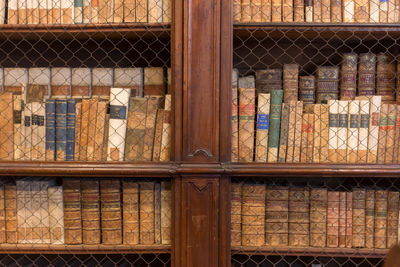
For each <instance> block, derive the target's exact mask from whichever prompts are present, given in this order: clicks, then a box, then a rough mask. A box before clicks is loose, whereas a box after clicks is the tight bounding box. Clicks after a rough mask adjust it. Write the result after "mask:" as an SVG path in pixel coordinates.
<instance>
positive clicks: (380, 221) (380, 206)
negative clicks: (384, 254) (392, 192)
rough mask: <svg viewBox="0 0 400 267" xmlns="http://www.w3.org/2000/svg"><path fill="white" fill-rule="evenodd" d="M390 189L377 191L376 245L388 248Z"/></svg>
mask: <svg viewBox="0 0 400 267" xmlns="http://www.w3.org/2000/svg"><path fill="white" fill-rule="evenodd" d="M387 208H388V191H386V190H376V191H375V235H374V247H375V248H386V241H387V238H386V235H387V233H386V227H387Z"/></svg>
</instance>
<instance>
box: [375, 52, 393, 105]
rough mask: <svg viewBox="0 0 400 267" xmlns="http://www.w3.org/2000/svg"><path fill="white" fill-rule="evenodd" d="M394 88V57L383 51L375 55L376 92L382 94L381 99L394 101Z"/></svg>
mask: <svg viewBox="0 0 400 267" xmlns="http://www.w3.org/2000/svg"><path fill="white" fill-rule="evenodd" d="M395 90H396V66H395V64H394V58H393V57H392V56H391V55H389V54H385V53H379V54H378V55H377V66H376V94H377V95H381V96H382V101H383V102H387V101H394V100H395Z"/></svg>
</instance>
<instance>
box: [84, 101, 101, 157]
mask: <svg viewBox="0 0 400 267" xmlns="http://www.w3.org/2000/svg"><path fill="white" fill-rule="evenodd" d="M98 104H99V99H95V98H91V99H89V115H88V127H87V129H85V131H86V132H87V139H88V141H87V150H86V160H87V161H94V150H95V135H96V121H97V107H98Z"/></svg>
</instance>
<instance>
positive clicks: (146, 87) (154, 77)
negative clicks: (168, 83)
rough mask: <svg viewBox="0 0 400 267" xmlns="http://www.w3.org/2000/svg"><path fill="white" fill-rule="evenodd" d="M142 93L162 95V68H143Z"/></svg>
mask: <svg viewBox="0 0 400 267" xmlns="http://www.w3.org/2000/svg"><path fill="white" fill-rule="evenodd" d="M143 80H144V84H143V95H144V96H146V95H158V96H162V95H164V92H165V88H164V70H163V68H154V67H152V68H144V79H143Z"/></svg>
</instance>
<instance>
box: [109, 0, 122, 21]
mask: <svg viewBox="0 0 400 267" xmlns="http://www.w3.org/2000/svg"><path fill="white" fill-rule="evenodd" d="M112 13H113V22H114V23H121V22H123V21H124V1H123V0H114V8H113V10H112Z"/></svg>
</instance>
